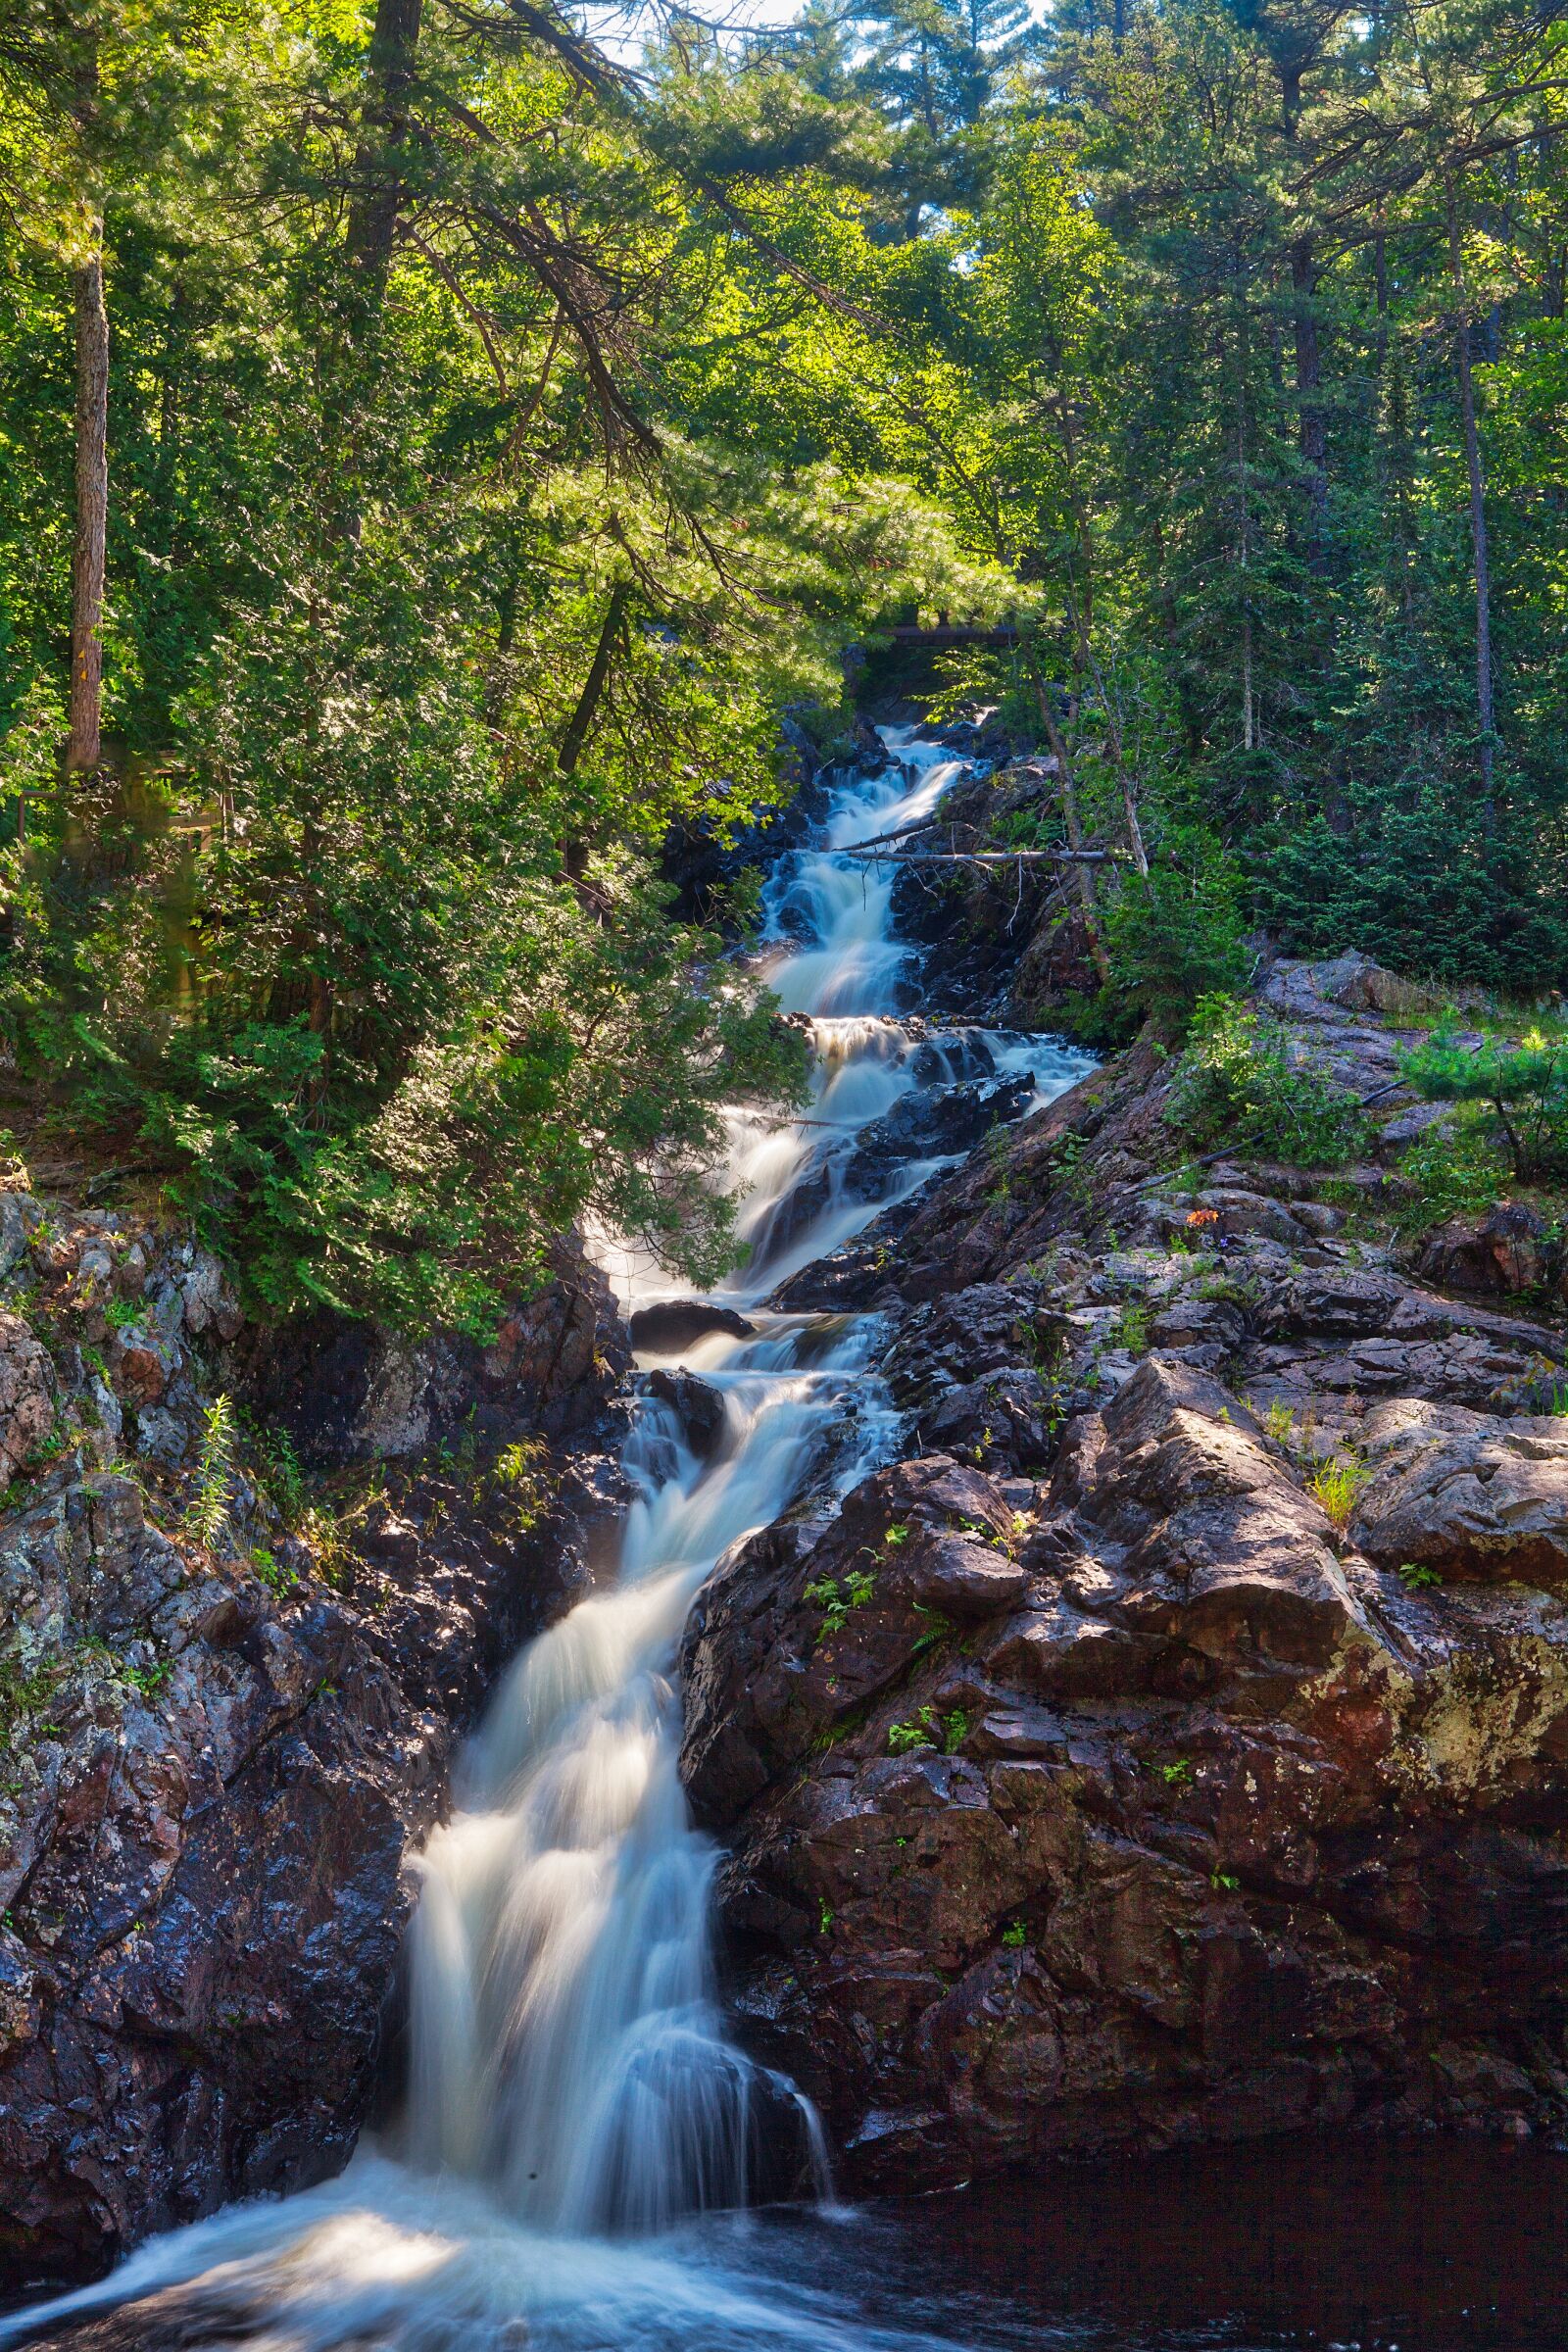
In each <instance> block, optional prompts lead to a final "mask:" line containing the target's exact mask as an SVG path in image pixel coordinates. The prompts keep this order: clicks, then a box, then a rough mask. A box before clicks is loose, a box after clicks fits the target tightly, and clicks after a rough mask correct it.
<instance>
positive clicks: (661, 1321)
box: [626, 1299, 757, 1355]
mask: <svg viewBox="0 0 1568 2352" xmlns="http://www.w3.org/2000/svg"><path fill="white" fill-rule="evenodd" d="M626 1328H627V1330H628V1331H629V1333H630V1334H631V1344H632V1346H633V1347H634V1348H636V1349H637V1351H638V1353H639V1354H646V1355H673V1354H674V1353H675V1352H676V1351H677V1349H679V1348H690V1347H691V1346H692V1345H693V1344H694V1342H696V1341H698V1340H705V1339H707V1337H708V1336H709V1334H710V1332H714V1331H724V1332H728V1333H730V1334H731V1335H732V1337H733V1338H735V1339H737V1340H749V1339H751V1338H752V1337H753V1336H754V1335H755V1333H756V1330H757V1325H756V1324H755V1323H751V1322H748V1320H747V1318H746V1317H745V1316H744V1315H743V1314H741V1313H740V1312H739V1311H738V1310H737V1309H736V1308H735V1307H732V1306H714V1305H712V1304H711V1302H710V1300H708V1299H658V1300H656V1301H655V1303H654V1304H653V1305H652V1306H640V1307H638V1308H637V1309H636V1310H635V1311H634V1312H633V1313H632V1315H631V1316H630V1317H629V1318H628V1320H627V1326H626Z"/></svg>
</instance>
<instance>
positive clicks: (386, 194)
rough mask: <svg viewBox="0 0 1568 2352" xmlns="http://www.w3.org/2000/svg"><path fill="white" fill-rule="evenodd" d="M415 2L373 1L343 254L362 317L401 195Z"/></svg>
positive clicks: (380, 283) (388, 248) (369, 309)
mask: <svg viewBox="0 0 1568 2352" xmlns="http://www.w3.org/2000/svg"><path fill="white" fill-rule="evenodd" d="M423 13H424V10H423V0H376V10H375V29H374V31H373V32H372V34H371V36H370V55H369V77H368V78H369V89H368V95H367V97H366V101H365V111H364V114H363V116H362V118H361V123H360V137H359V144H358V146H357V148H356V150H355V156H354V181H355V186H354V196H353V201H352V203H351V205H350V208H349V225H348V255H349V260H350V262H351V264H352V265H353V268H354V270H355V272H356V275H357V278H358V281H359V287H360V299H361V303H362V305H363V306H364V310H365V314H366V316H367V318H368V317H369V316H370V315H372V314H373V313H374V312H375V311H376V310H378V309H379V307H380V301H381V296H382V294H383V293H384V291H385V289H386V279H387V271H388V270H389V269H390V268H391V264H392V246H393V241H394V238H395V236H396V233H397V220H398V211H399V208H400V206H401V205H402V202H403V197H404V192H405V182H404V170H405V164H406V150H407V146H408V137H409V109H408V98H409V91H410V89H411V88H412V86H413V82H414V66H415V59H416V57H417V53H418V47H419V25H420V21H421V19H422V16H423Z"/></svg>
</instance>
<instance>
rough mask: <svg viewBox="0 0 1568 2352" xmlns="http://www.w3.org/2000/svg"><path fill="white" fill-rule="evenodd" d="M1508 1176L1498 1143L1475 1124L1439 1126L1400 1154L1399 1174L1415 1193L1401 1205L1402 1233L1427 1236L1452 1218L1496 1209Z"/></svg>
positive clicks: (1446, 1122)
mask: <svg viewBox="0 0 1568 2352" xmlns="http://www.w3.org/2000/svg"><path fill="white" fill-rule="evenodd" d="M1508 1172H1509V1171H1508V1163H1507V1161H1506V1160H1505V1159H1504V1157H1503V1156H1502V1154H1501V1153H1500V1152H1498V1151H1497V1148H1496V1146H1495V1143H1494V1142H1493V1141H1492V1140H1491V1138H1490V1137H1488V1136H1486V1135H1484V1134H1483V1133H1482V1132H1481V1130H1480V1128H1479V1127H1478V1126H1477V1125H1475V1124H1474V1123H1473V1122H1470V1121H1463V1120H1462V1119H1460V1120H1447V1119H1445V1120H1442V1121H1440V1122H1437V1123H1435V1124H1434V1125H1433V1126H1431V1127H1428V1128H1427V1129H1426V1130H1425V1132H1424V1133H1423V1134H1421V1135H1418V1136H1417V1137H1416V1139H1415V1142H1414V1143H1413V1144H1411V1145H1410V1146H1409V1147H1408V1149H1407V1150H1406V1151H1405V1152H1403V1153H1402V1154H1401V1155H1400V1159H1399V1175H1400V1177H1401V1179H1402V1180H1403V1182H1404V1183H1405V1184H1407V1185H1408V1186H1409V1187H1410V1188H1411V1192H1410V1198H1409V1199H1408V1200H1407V1201H1403V1202H1401V1203H1400V1206H1399V1211H1398V1218H1397V1223H1398V1226H1399V1230H1400V1231H1401V1232H1402V1233H1406V1234H1412V1233H1424V1232H1425V1231H1426V1229H1427V1228H1428V1226H1431V1225H1440V1224H1442V1223H1443V1222H1444V1221H1445V1220H1446V1218H1448V1217H1461V1216H1473V1215H1478V1214H1480V1213H1481V1212H1482V1211H1484V1210H1486V1209H1489V1208H1491V1207H1493V1206H1494V1205H1495V1202H1496V1201H1497V1200H1498V1198H1499V1197H1500V1195H1501V1194H1502V1192H1503V1190H1504V1188H1505V1187H1506V1185H1507V1182H1508Z"/></svg>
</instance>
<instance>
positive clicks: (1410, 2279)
mask: <svg viewBox="0 0 1568 2352" xmlns="http://www.w3.org/2000/svg"><path fill="white" fill-rule="evenodd" d="M767 2234H768V2237H769V2240H770V2244H769V2252H768V2255H767V2257H766V2259H768V2260H769V2261H777V2262H778V2263H779V2264H780V2267H781V2268H782V2269H783V2270H784V2271H785V2273H786V2274H793V2275H796V2276H800V2275H801V2272H802V2271H803V2270H809V2271H811V2272H814V2274H815V2276H816V2278H818V2280H819V2281H820V2282H821V2283H824V2284H826V2283H828V2280H827V2278H826V2273H828V2272H831V2274H832V2284H833V2285H835V2286H837V2287H839V2288H840V2289H841V2291H843V2292H844V2293H845V2294H846V2296H847V2297H848V2298H849V2299H851V2300H853V2302H854V2303H855V2304H856V2306H857V2307H858V2312H859V2314H860V2315H861V2316H862V2318H863V2319H864V2320H865V2321H867V2322H870V2323H871V2324H872V2325H873V2326H875V2325H878V2324H880V2325H881V2326H891V2327H895V2328H900V2329H902V2328H912V2329H916V2330H920V2331H924V2330H925V2329H929V2330H930V2331H931V2332H932V2333H933V2334H938V2335H941V2336H944V2337H946V2338H948V2339H949V2340H950V2341H955V2340H956V2341H957V2342H959V2343H963V2344H973V2345H977V2346H978V2345H999V2346H1007V2347H1012V2346H1019V2347H1021V2346H1034V2347H1057V2346H1059V2347H1061V2348H1062V2352H1068V2348H1069V2347H1070V2348H1071V2352H1208V2348H1209V2347H1213V2352H1279V2348H1281V2347H1286V2346H1290V2347H1297V2346H1303V2347H1304V2346H1310V2347H1314V2348H1315V2352H1563V2348H1564V2347H1565V2346H1568V2157H1564V2156H1561V2155H1554V2154H1550V2153H1547V2152H1545V2151H1544V2150H1537V2149H1534V2148H1530V2147H1527V2148H1525V2149H1523V2150H1520V2151H1518V2152H1514V2151H1512V2150H1511V2149H1508V2148H1506V2147H1504V2146H1502V2145H1499V2143H1498V2142H1496V2141H1494V2140H1486V2139H1473V2140H1471V2139H1449V2140H1442V2141H1437V2140H1397V2141H1381V2142H1351V2143H1349V2144H1346V2143H1345V2142H1343V2141H1340V2142H1336V2143H1333V2144H1327V2143H1321V2142H1316V2141H1312V2140H1306V2141H1304V2142H1301V2141H1298V2142H1292V2143H1283V2142H1277V2141H1276V2142H1264V2143H1254V2144H1252V2145H1250V2146H1248V2147H1246V2148H1241V2149H1235V2150H1222V2151H1204V2152H1201V2153H1193V2154H1189V2155H1173V2156H1165V2157H1160V2158H1157V2159H1154V2160H1151V2159H1148V2158H1137V2159H1133V2160H1128V2161H1126V2162H1124V2163H1120V2164H1106V2165H1103V2166H1093V2167H1066V2166H1059V2167H1058V2166H1049V2167H1043V2168H1041V2170H1040V2171H1039V2172H1038V2173H1037V2174H1035V2175H1034V2176H1033V2177H1032V2178H1031V2179H1029V2180H1023V2181H1018V2180H1013V2181H1009V2182H1006V2183H1005V2184H994V2185H990V2186H987V2187H984V2188H976V2189H973V2190H970V2191H966V2192H964V2193H962V2194H959V2195H957V2196H950V2197H940V2198H938V2197H933V2198H929V2199H923V2200H910V2201H907V2202H899V2203H895V2204H890V2205H884V2206H880V2207H872V2208H869V2209H867V2211H866V2212H865V2213H864V2214H863V2215H861V2216H860V2217H858V2219H857V2221H856V2222H855V2223H854V2224H853V2225H851V2226H850V2227H849V2229H848V2231H847V2233H846V2235H847V2242H844V2243H840V2244H838V2245H830V2246H829V2247H826V2248H824V2246H823V2244H822V2242H821V2239H820V2237H819V2236H818V2233H817V2231H816V2230H815V2229H809V2230H806V2229H802V2230H801V2231H800V2233H799V2234H800V2236H801V2237H802V2238H805V2239H809V2251H808V2246H807V2244H805V2243H803V2244H800V2245H798V2246H797V2248H796V2259H792V2257H791V2252H790V2237H791V2230H790V2229H789V2226H788V2225H780V2226H779V2227H778V2228H777V2229H769V2231H768V2233H767ZM802 2258H804V2259H802Z"/></svg>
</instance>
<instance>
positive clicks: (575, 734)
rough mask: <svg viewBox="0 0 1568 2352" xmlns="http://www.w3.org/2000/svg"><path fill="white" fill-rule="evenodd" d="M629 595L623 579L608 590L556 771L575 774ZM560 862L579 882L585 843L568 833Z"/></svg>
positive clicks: (571, 878)
mask: <svg viewBox="0 0 1568 2352" xmlns="http://www.w3.org/2000/svg"><path fill="white" fill-rule="evenodd" d="M630 595H631V590H630V588H629V587H628V586H627V584H626V582H625V581H624V580H622V581H619V582H618V583H617V584H616V586H615V587H613V589H612V590H611V592H610V603H609V604H608V606H607V607H606V608H605V617H604V622H603V625H602V626H601V628H600V631H599V642H598V644H597V645H596V646H595V648H594V658H593V661H592V662H590V664H589V667H588V675H587V678H586V679H585V680H584V683H583V690H582V692H581V694H580V695H579V696H578V697H577V708H576V709H575V710H574V711H573V712H572V714H571V716H570V718H569V719H568V720H567V721H566V731H565V733H564V735H563V736H562V739H561V749H560V751H559V752H558V753H557V755H556V768H557V772H558V773H559V774H561V775H563V776H569V775H572V774H574V773H575V770H576V766H577V762H578V760H580V759H581V758H582V755H583V750H584V747H585V746H586V744H587V741H588V736H589V733H590V730H591V729H592V727H593V723H594V717H595V714H596V713H597V711H598V709H599V705H600V702H601V700H602V699H603V696H604V691H605V687H606V684H607V683H608V681H609V678H610V662H611V657H612V656H613V653H614V650H615V639H616V637H617V636H618V635H619V634H620V622H621V615H622V613H624V612H625V610H626V605H627V600H628V599H629V597H630ZM561 863H562V869H563V871H564V874H565V877H566V879H567V881H568V882H570V883H572V884H573V885H574V886H576V885H580V884H581V882H582V878H583V875H584V873H585V872H586V871H587V867H588V847H587V844H586V843H585V842H583V841H580V840H578V839H577V838H576V837H575V836H574V835H572V834H570V833H568V834H567V835H566V837H565V839H564V841H563V842H562V845H561ZM578 896H579V898H580V897H581V896H582V893H581V890H580V889H579V890H578Z"/></svg>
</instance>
